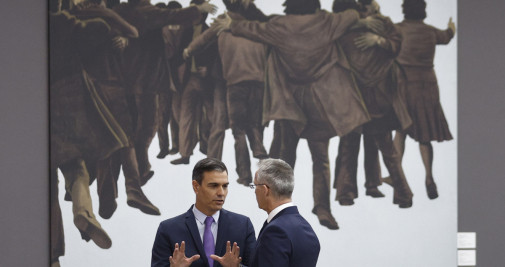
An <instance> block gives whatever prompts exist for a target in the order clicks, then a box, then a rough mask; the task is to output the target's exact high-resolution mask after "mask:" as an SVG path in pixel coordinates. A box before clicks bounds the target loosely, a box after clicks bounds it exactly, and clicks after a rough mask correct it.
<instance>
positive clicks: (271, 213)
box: [267, 202, 295, 223]
mask: <svg viewBox="0 0 505 267" xmlns="http://www.w3.org/2000/svg"><path fill="white" fill-rule="evenodd" d="M294 205H295V204H293V202H288V203H284V204H282V205H280V206H278V207H277V208H275V209H273V210H272V211H271V212H270V213H269V214H268V218H267V223H270V221H272V219H273V218H274V217H275V215H277V214H279V212H281V211H282V210H283V209H285V208H289V207H292V206H294Z"/></svg>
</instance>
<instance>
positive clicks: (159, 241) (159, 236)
mask: <svg viewBox="0 0 505 267" xmlns="http://www.w3.org/2000/svg"><path fill="white" fill-rule="evenodd" d="M172 251H173V247H172V245H171V244H170V240H169V238H168V236H167V235H166V234H164V231H163V223H160V226H159V227H158V231H157V232H156V237H155V239H154V245H153V250H152V256H151V267H165V266H166V267H168V266H170V260H169V258H170V256H172Z"/></svg>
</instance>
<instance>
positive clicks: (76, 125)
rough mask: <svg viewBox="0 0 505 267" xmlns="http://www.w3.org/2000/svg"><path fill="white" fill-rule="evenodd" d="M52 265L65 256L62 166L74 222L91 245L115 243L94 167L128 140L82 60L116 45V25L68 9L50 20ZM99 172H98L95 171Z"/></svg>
mask: <svg viewBox="0 0 505 267" xmlns="http://www.w3.org/2000/svg"><path fill="white" fill-rule="evenodd" d="M49 29H50V31H49V34H50V35H49V36H50V43H49V45H50V49H51V53H50V58H49V59H50V60H49V63H50V69H51V72H50V76H49V84H50V86H49V93H50V110H49V111H50V144H51V147H50V149H51V159H50V165H51V166H50V167H51V173H50V174H51V264H52V266H59V260H58V258H59V257H60V256H63V255H64V253H65V241H64V234H63V221H62V217H61V209H60V205H59V199H58V176H57V169H58V168H59V169H60V170H61V172H62V174H63V177H64V178H65V190H66V192H67V193H68V195H69V197H70V198H71V200H72V212H73V214H74V224H75V226H76V227H77V229H79V231H80V233H81V236H82V238H83V239H85V240H86V241H89V240H93V241H94V242H95V243H96V244H97V245H98V246H99V247H101V248H109V247H110V246H111V245H112V241H111V239H110V238H109V236H108V235H107V233H106V232H105V231H104V230H103V229H102V227H101V225H100V223H99V222H98V221H97V219H96V217H95V215H94V213H93V207H92V202H91V196H90V192H89V184H90V175H89V173H88V168H89V167H90V166H89V165H88V166H87V163H91V164H90V165H94V163H95V162H96V161H97V160H99V159H103V158H106V157H108V156H110V155H111V154H112V153H114V152H115V151H117V150H118V149H121V148H122V147H125V146H126V145H127V143H128V139H127V137H126V135H125V133H124V132H123V131H122V129H121V127H120V126H119V124H118V123H117V122H116V121H115V119H114V118H113V117H112V115H111V113H110V111H109V110H108V108H107V106H106V105H104V103H103V101H102V99H101V97H100V95H99V94H98V92H97V90H96V88H95V87H94V85H93V81H92V80H91V79H90V77H89V76H88V74H87V73H86V71H84V70H83V69H82V63H81V62H80V58H79V56H78V50H80V49H91V50H93V48H95V45H97V43H101V41H103V42H107V41H110V36H109V33H110V27H109V26H108V25H107V24H106V23H105V21H103V20H101V19H91V20H85V21H84V20H79V19H77V18H76V17H75V16H72V15H70V14H69V13H68V12H66V11H62V12H58V13H54V14H51V15H50V17H49ZM91 169H93V168H91Z"/></svg>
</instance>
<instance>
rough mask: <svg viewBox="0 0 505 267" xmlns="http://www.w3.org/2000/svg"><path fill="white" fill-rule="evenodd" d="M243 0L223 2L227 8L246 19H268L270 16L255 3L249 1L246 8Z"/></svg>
mask: <svg viewBox="0 0 505 267" xmlns="http://www.w3.org/2000/svg"><path fill="white" fill-rule="evenodd" d="M242 1H243V0H238V1H235V2H233V3H232V2H231V1H230V0H223V4H224V6H225V7H226V10H228V11H230V12H235V13H238V14H240V15H241V16H243V17H244V18H245V19H246V20H256V21H267V20H268V18H267V17H266V16H265V14H263V12H262V11H261V10H259V9H258V7H256V5H255V4H254V3H249V6H248V7H247V8H244V5H243V4H242Z"/></svg>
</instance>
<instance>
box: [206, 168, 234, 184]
mask: <svg viewBox="0 0 505 267" xmlns="http://www.w3.org/2000/svg"><path fill="white" fill-rule="evenodd" d="M202 182H204V183H220V184H226V183H228V173H227V172H226V171H208V172H204V173H203V179H202Z"/></svg>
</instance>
